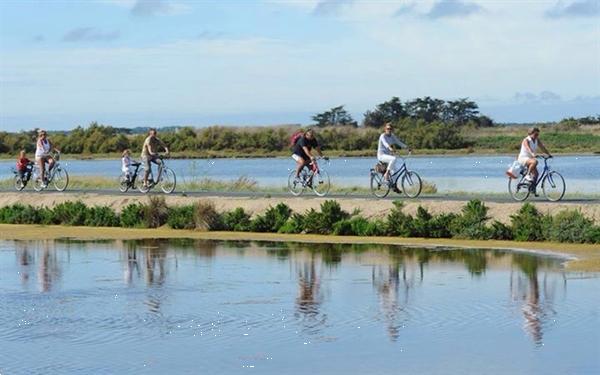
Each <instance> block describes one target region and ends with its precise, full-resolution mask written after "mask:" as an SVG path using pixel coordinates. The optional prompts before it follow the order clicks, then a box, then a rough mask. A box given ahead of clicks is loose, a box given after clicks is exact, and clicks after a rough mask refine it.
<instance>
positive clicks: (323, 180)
mask: <svg viewBox="0 0 600 375" xmlns="http://www.w3.org/2000/svg"><path fill="white" fill-rule="evenodd" d="M329 189H331V181H330V180H329V173H327V171H323V170H319V172H317V173H315V174H314V175H313V177H312V190H313V191H314V193H315V194H316V195H318V196H319V197H324V196H326V195H327V193H329Z"/></svg>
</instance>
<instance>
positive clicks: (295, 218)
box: [278, 213, 304, 233]
mask: <svg viewBox="0 0 600 375" xmlns="http://www.w3.org/2000/svg"><path fill="white" fill-rule="evenodd" d="M303 230H304V216H303V215H301V214H298V213H293V214H292V216H290V218H289V219H288V220H287V221H286V222H285V224H283V225H282V226H281V228H279V230H278V232H279V233H302V231H303Z"/></svg>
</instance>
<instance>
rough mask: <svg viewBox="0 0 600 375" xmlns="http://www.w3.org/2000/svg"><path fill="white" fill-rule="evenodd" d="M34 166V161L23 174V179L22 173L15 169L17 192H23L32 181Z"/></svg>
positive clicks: (28, 164)
mask: <svg viewBox="0 0 600 375" xmlns="http://www.w3.org/2000/svg"><path fill="white" fill-rule="evenodd" d="M33 166H34V163H33V162H32V161H30V162H29V163H27V166H26V167H25V171H24V172H23V174H22V177H21V172H19V171H18V170H17V169H16V168H13V173H14V174H15V178H14V180H15V181H14V186H15V189H16V190H17V191H21V190H23V189H25V186H27V183H28V182H29V180H30V179H31V174H32V173H33Z"/></svg>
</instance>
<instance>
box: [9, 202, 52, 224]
mask: <svg viewBox="0 0 600 375" xmlns="http://www.w3.org/2000/svg"><path fill="white" fill-rule="evenodd" d="M48 211H49V210H48V209H47V208H45V207H42V208H36V207H33V206H31V205H27V206H25V205H22V204H20V203H17V204H14V205H12V206H5V207H2V208H0V223H5V224H45V223H46V222H47V221H49V219H48V217H49V216H50V215H48ZM50 213H51V211H50Z"/></svg>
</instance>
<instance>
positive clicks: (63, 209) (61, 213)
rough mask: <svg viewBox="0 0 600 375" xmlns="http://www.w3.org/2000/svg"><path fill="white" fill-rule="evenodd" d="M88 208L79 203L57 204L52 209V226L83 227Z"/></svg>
mask: <svg viewBox="0 0 600 375" xmlns="http://www.w3.org/2000/svg"><path fill="white" fill-rule="evenodd" d="M88 215H89V208H88V207H87V206H86V205H85V204H83V202H81V201H76V202H64V203H59V204H57V205H56V206H54V208H53V209H52V219H51V222H52V224H63V225H85V221H86V219H87V217H88Z"/></svg>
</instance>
